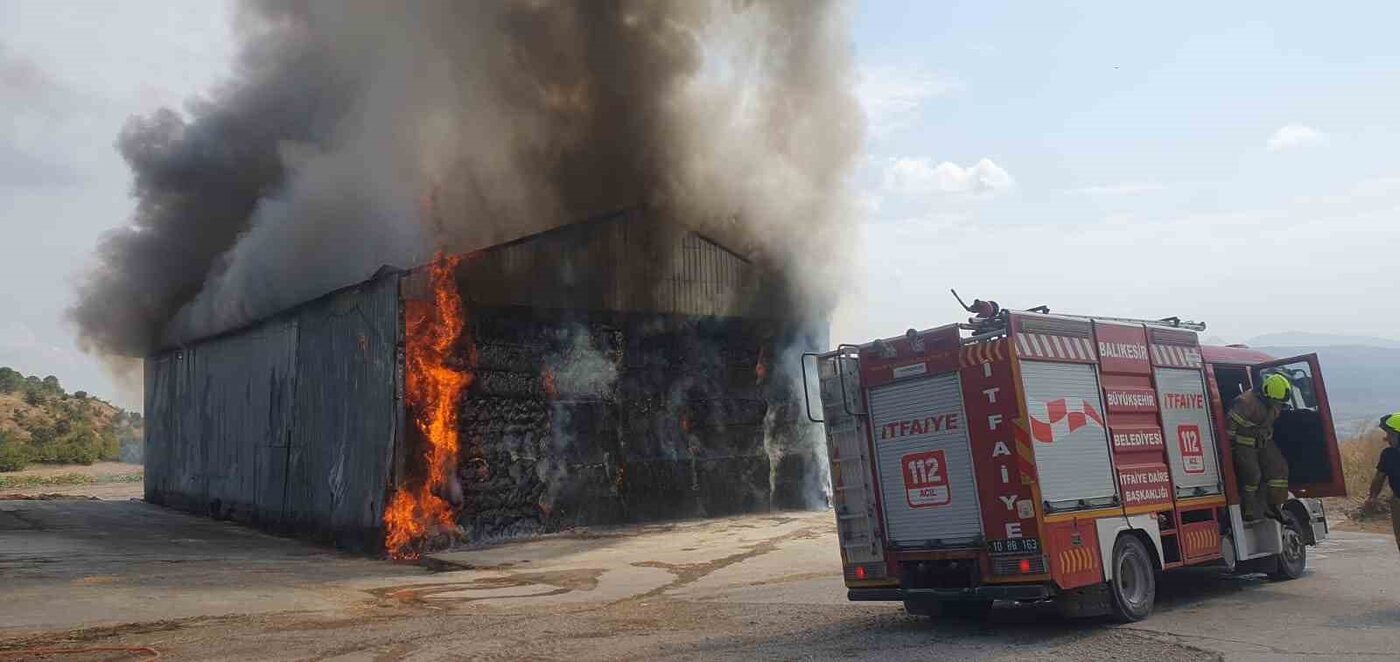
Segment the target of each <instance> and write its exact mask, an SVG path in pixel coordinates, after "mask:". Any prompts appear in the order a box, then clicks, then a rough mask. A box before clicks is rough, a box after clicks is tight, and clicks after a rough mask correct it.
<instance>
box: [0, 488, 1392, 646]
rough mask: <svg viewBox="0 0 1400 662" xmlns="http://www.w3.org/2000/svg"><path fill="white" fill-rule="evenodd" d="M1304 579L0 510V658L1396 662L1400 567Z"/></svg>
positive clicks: (616, 538)
mask: <svg viewBox="0 0 1400 662" xmlns="http://www.w3.org/2000/svg"><path fill="white" fill-rule="evenodd" d="M1310 552H1311V553H1312V555H1311V558H1310V560H1309V568H1310V570H1309V572H1308V574H1307V575H1305V576H1304V577H1303V578H1301V579H1299V580H1296V581H1292V582H1283V583H1275V582H1270V581H1268V580H1266V579H1263V578H1262V577H1260V576H1249V577H1225V576H1221V575H1220V574H1219V573H1218V572H1217V571H1214V570H1210V569H1201V570H1189V571H1185V572H1184V573H1173V574H1171V575H1169V576H1167V579H1166V580H1164V583H1163V584H1162V586H1161V588H1160V591H1159V602H1158V608H1157V612H1156V613H1155V614H1154V615H1153V616H1152V617H1151V618H1150V619H1149V620H1147V621H1145V622H1143V623H1139V624H1135V625H1132V626H1123V627H1120V626H1112V625H1107V624H1104V623H1100V622H1093V621H1088V622H1086V621H1065V620H1062V619H1059V618H1057V617H1056V616H1054V615H1053V614H1051V613H1049V611H1048V610H1046V609H1038V608H1018V607H1011V608H999V609H998V610H997V611H996V612H995V613H994V614H993V617H992V619H991V620H990V621H989V622H985V623H974V622H966V621H937V622H935V621H931V620H928V619H920V618H915V617H910V616H907V615H905V614H904V613H903V611H902V609H900V608H899V607H898V606H896V605H885V604H873V605H872V604H852V603H849V602H846V601H845V598H844V595H845V593H844V589H843V588H842V586H841V581H840V568H839V564H838V562H837V558H836V551H835V535H834V526H833V524H832V521H831V516H830V514H829V513H784V514H778V515H772V516H749V517H740V518H731V519H722V520H710V521H704V522H687V523H679V524H670V525H654V526H643V527H631V528H625V529H610V530H594V531H590V532H587V533H584V534H581V535H575V536H568V537H551V538H545V539H539V540H533V541H528V542H523V543H514V544H507V545H500V546H495V547H489V548H484V549H479V550H473V551H457V552H451V553H445V554H441V555H438V556H436V557H435V558H434V563H433V564H432V565H433V566H434V568H436V569H435V570H428V569H425V568H423V567H419V566H412V565H401V564H393V563H387V562H382V561H376V560H372V559H365V558H359V557H355V556H351V555H345V554H339V553H336V552H331V551H328V550H325V549H321V548H318V547H315V546H312V545H308V544H304V543H300V542H296V541H291V540H286V539H281V538H275V537H271V536H266V535H263V534H260V533H256V532H253V531H251V530H249V529H246V528H243V527H240V526H236V525H232V524H228V523H222V522H214V521H209V520H205V519H201V518H196V517H191V516H187V515H183V514H180V513H175V512H171V511H166V510H163V509H160V508H156V507H153V506H149V505H146V504H143V503H139V502H134V501H127V502H114V501H62V500H59V501H0V596H3V597H4V599H3V600H0V660H6V659H55V658H53V657H51V656H47V655H48V653H43V654H40V653H38V652H36V651H46V650H52V649H63V650H69V651H72V650H79V649H94V648H101V649H107V650H103V651H99V652H93V653H91V654H71V655H65V656H63V657H62V659H140V658H141V657H142V656H149V655H150V654H152V653H153V652H154V653H159V654H160V655H161V656H162V657H163V658H165V659H318V660H330V659H334V660H399V659H412V660H419V659H423V660H431V659H461V658H476V659H495V658H499V659H518V658H533V659H571V660H586V659H619V658H631V659H636V658H646V659H654V658H669V659H716V658H721V659H755V658H761V659H769V658H772V659H827V658H879V659H881V660H902V659H911V660H912V659H920V660H928V659H1005V660H1012V659H1014V660H1027V659H1030V660H1039V659H1045V660H1049V659H1122V660H1137V661H1142V660H1152V659H1170V660H1181V659H1186V660H1190V659H1228V660H1287V659H1298V660H1303V659H1307V660H1318V659H1332V658H1335V659H1367V658H1375V659H1396V658H1397V657H1400V554H1398V553H1397V552H1396V549H1395V546H1394V543H1393V542H1392V541H1391V540H1390V539H1389V538H1388V537H1386V536H1379V535H1373V534H1361V533H1335V534H1334V538H1333V539H1331V540H1329V541H1327V542H1326V543H1324V544H1323V545H1322V546H1320V547H1316V548H1312V549H1311V550H1310Z"/></svg>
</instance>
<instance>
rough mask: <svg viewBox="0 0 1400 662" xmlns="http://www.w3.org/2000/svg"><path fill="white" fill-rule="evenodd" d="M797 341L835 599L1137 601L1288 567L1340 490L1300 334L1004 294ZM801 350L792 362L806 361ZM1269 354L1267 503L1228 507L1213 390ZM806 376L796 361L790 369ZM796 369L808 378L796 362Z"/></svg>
mask: <svg viewBox="0 0 1400 662" xmlns="http://www.w3.org/2000/svg"><path fill="white" fill-rule="evenodd" d="M969 310H971V311H973V312H977V313H978V316H977V317H975V318H973V319H970V320H969V321H968V322H966V323H960V324H950V325H947V326H942V327H938V328H934V329H929V330H926V331H915V330H913V329H910V330H909V332H908V333H906V334H905V335H903V336H900V337H895V338H888V339H883V340H876V341H874V342H870V343H867V344H864V345H859V346H856V345H841V346H839V347H838V348H837V350H836V351H834V352H830V353H826V354H821V355H809V356H808V357H806V360H805V361H804V368H807V367H811V368H813V369H814V370H815V371H816V376H817V380H818V385H819V389H820V393H821V403H820V405H821V406H820V409H821V416H820V417H818V416H816V415H815V412H813V411H812V403H811V402H810V401H809V403H808V415H809V416H811V417H812V418H813V420H818V421H820V422H822V423H824V425H825V428H826V437H827V446H828V452H829V457H830V462H831V480H832V490H833V494H832V501H833V507H834V510H835V513H836V518H837V524H838V527H837V528H838V532H839V537H840V545H841V561H842V564H843V566H844V569H845V582H846V587H847V589H848V597H849V599H851V600H890V601H902V602H903V603H904V605H905V608H906V609H907V610H908V611H909V612H910V613H915V614H928V615H932V614H935V613H956V612H985V610H987V609H989V608H990V607H991V605H992V602H993V601H994V600H1010V601H1017V602H1038V601H1050V600H1053V601H1054V603H1055V604H1056V605H1057V606H1059V607H1060V609H1061V611H1062V612H1064V613H1066V614H1068V615H1095V614H1101V615H1111V616H1113V617H1115V618H1117V619H1119V620H1122V621H1135V620H1139V619H1142V618H1145V617H1146V616H1147V615H1148V614H1150V613H1151V610H1152V605H1153V601H1154V598H1155V595H1156V578H1157V574H1158V571H1170V570H1174V569H1177V568H1182V567H1186V566H1196V565H1209V564H1214V565H1220V566H1224V567H1225V568H1226V569H1228V570H1233V571H1239V570H1249V571H1253V572H1266V573H1268V574H1269V575H1271V576H1272V577H1274V578H1275V579H1279V580H1287V579H1293V578H1296V577H1298V576H1299V575H1301V574H1302V573H1303V570H1304V566H1305V564H1306V563H1307V550H1306V547H1307V546H1308V545H1313V544H1316V543H1317V542H1318V541H1319V540H1322V539H1323V538H1324V537H1326V535H1327V520H1326V517H1325V514H1324V512H1323V507H1322V503H1321V501H1319V499H1318V497H1324V496H1342V495H1345V493H1346V488H1345V485H1344V482H1343V479H1342V470H1341V461H1340V457H1339V454H1338V449H1337V439H1336V435H1335V432H1334V431H1333V428H1332V420H1331V413H1330V411H1329V409H1328V405H1327V390H1326V388H1325V386H1324V385H1323V380H1322V373H1321V372H1320V370H1319V368H1318V362H1317V357H1316V356H1315V355H1306V356H1297V357H1292V358H1286V359H1280V360H1275V359H1273V358H1271V357H1269V356H1267V355H1264V354H1262V353H1260V352H1256V351H1253V350H1250V349H1248V348H1244V347H1242V346H1229V347H1213V346H1202V345H1201V344H1200V343H1199V341H1198V340H1197V333H1196V332H1197V331H1200V330H1203V329H1204V325H1198V324H1194V323H1190V322H1183V321H1181V320H1179V319H1175V318H1172V319H1165V320H1131V319H1124V318H1103V317H1091V316H1077V315H1059V314H1049V310H1048V309H1044V308H1040V309H1032V310H1029V311H1009V310H1001V309H999V308H997V306H996V305H995V304H994V303H991V302H981V301H979V302H977V303H976V304H974V306H972V307H969ZM804 372H806V370H804ZM1271 372H1278V373H1281V374H1283V375H1285V376H1286V377H1288V378H1289V380H1290V382H1291V383H1292V384H1293V386H1294V388H1293V389H1292V396H1291V397H1292V402H1291V403H1289V405H1288V406H1286V407H1285V410H1284V412H1283V413H1282V415H1281V416H1280V418H1279V421H1278V424H1277V426H1276V429H1275V439H1276V442H1277V443H1278V445H1279V447H1280V449H1281V450H1282V451H1283V453H1284V455H1285V456H1286V457H1287V458H1288V461H1289V466H1290V476H1289V485H1290V491H1291V495H1290V498H1289V501H1288V502H1287V504H1286V505H1285V507H1284V508H1283V513H1284V517H1283V520H1282V521H1279V520H1277V519H1272V518H1270V519H1261V520H1256V521H1252V522H1246V521H1244V520H1243V519H1242V517H1241V511H1240V506H1239V503H1240V490H1239V488H1238V486H1237V480H1236V478H1235V469H1234V464H1233V461H1232V453H1231V448H1230V441H1229V436H1228V435H1227V433H1226V428H1225V412H1226V411H1228V408H1229V406H1230V403H1231V402H1232V401H1233V400H1234V398H1235V397H1237V396H1238V395H1240V394H1241V393H1243V392H1244V391H1245V390H1247V389H1249V388H1251V387H1252V385H1253V384H1257V383H1259V380H1260V379H1262V376H1263V375H1266V374H1269V373H1271ZM808 377H809V378H810V375H808ZM809 383H810V382H809Z"/></svg>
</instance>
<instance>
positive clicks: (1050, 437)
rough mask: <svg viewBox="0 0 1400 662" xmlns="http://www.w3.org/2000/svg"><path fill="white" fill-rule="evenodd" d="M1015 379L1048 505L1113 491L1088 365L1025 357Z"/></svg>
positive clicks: (1099, 500)
mask: <svg viewBox="0 0 1400 662" xmlns="http://www.w3.org/2000/svg"><path fill="white" fill-rule="evenodd" d="M1021 380H1022V383H1023V384H1024V387H1025V391H1026V413H1027V415H1028V416H1029V417H1030V419H1031V420H1030V421H1028V422H1027V423H1028V425H1030V426H1031V445H1032V446H1033V447H1034V448H1035V463H1036V473H1037V474H1038V475H1039V478H1040V492H1041V498H1042V499H1044V500H1045V501H1046V502H1048V503H1051V504H1058V503H1063V502H1074V501H1079V500H1085V501H1091V502H1094V503H1095V504H1096V505H1103V504H1104V502H1105V500H1111V499H1112V498H1113V497H1115V496H1116V495H1117V494H1118V490H1117V485H1116V484H1115V479H1114V475H1113V466H1112V464H1111V462H1110V459H1109V452H1110V451H1109V445H1108V430H1107V428H1106V426H1105V423H1104V413H1103V412H1104V409H1103V403H1102V398H1101V397H1100V394H1101V393H1102V391H1100V389H1099V378H1098V374H1097V373H1096V372H1095V370H1094V366H1092V365H1085V364H1076V363H1050V362H1045V361H1025V362H1023V363H1022V364H1021Z"/></svg>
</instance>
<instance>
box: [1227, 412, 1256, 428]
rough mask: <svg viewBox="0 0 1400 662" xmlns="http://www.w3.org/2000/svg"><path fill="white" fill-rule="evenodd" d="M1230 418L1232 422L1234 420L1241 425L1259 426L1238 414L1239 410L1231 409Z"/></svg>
mask: <svg viewBox="0 0 1400 662" xmlns="http://www.w3.org/2000/svg"><path fill="white" fill-rule="evenodd" d="M1230 420H1232V421H1234V422H1236V423H1239V424H1240V425H1243V426H1245V427H1247V428H1254V427H1259V426H1257V425H1255V424H1254V421H1251V420H1249V419H1247V418H1245V417H1243V416H1240V415H1239V412H1233V411H1232V412H1230Z"/></svg>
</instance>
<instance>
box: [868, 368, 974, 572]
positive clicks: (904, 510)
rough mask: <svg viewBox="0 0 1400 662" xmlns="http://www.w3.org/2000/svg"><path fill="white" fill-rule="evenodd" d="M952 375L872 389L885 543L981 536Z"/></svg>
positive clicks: (949, 542) (964, 540)
mask: <svg viewBox="0 0 1400 662" xmlns="http://www.w3.org/2000/svg"><path fill="white" fill-rule="evenodd" d="M966 419H967V417H966V414H965V413H964V411H963V402H962V386H961V383H960V381H959V378H958V374H957V373H949V374H943V375H935V376H933V377H927V378H921V379H915V380H910V381H904V382H896V383H894V384H889V385H886V386H881V387H878V388H874V389H871V390H870V425H871V433H872V435H873V436H874V438H875V454H876V463H877V465H878V467H879V474H880V490H881V491H880V493H881V496H882V497H883V498H884V510H885V524H886V530H887V532H888V538H889V541H890V542H891V543H893V544H895V545H900V546H906V547H909V546H917V545H923V544H925V543H928V542H932V541H938V544H940V545H942V546H958V545H968V544H973V543H974V542H975V541H976V540H977V538H978V536H980V535H982V517H981V509H980V507H979V505H978V501H977V490H976V485H975V484H974V478H973V474H972V453H971V449H970V448H969V442H968V434H967V428H968V421H967V420H966Z"/></svg>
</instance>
